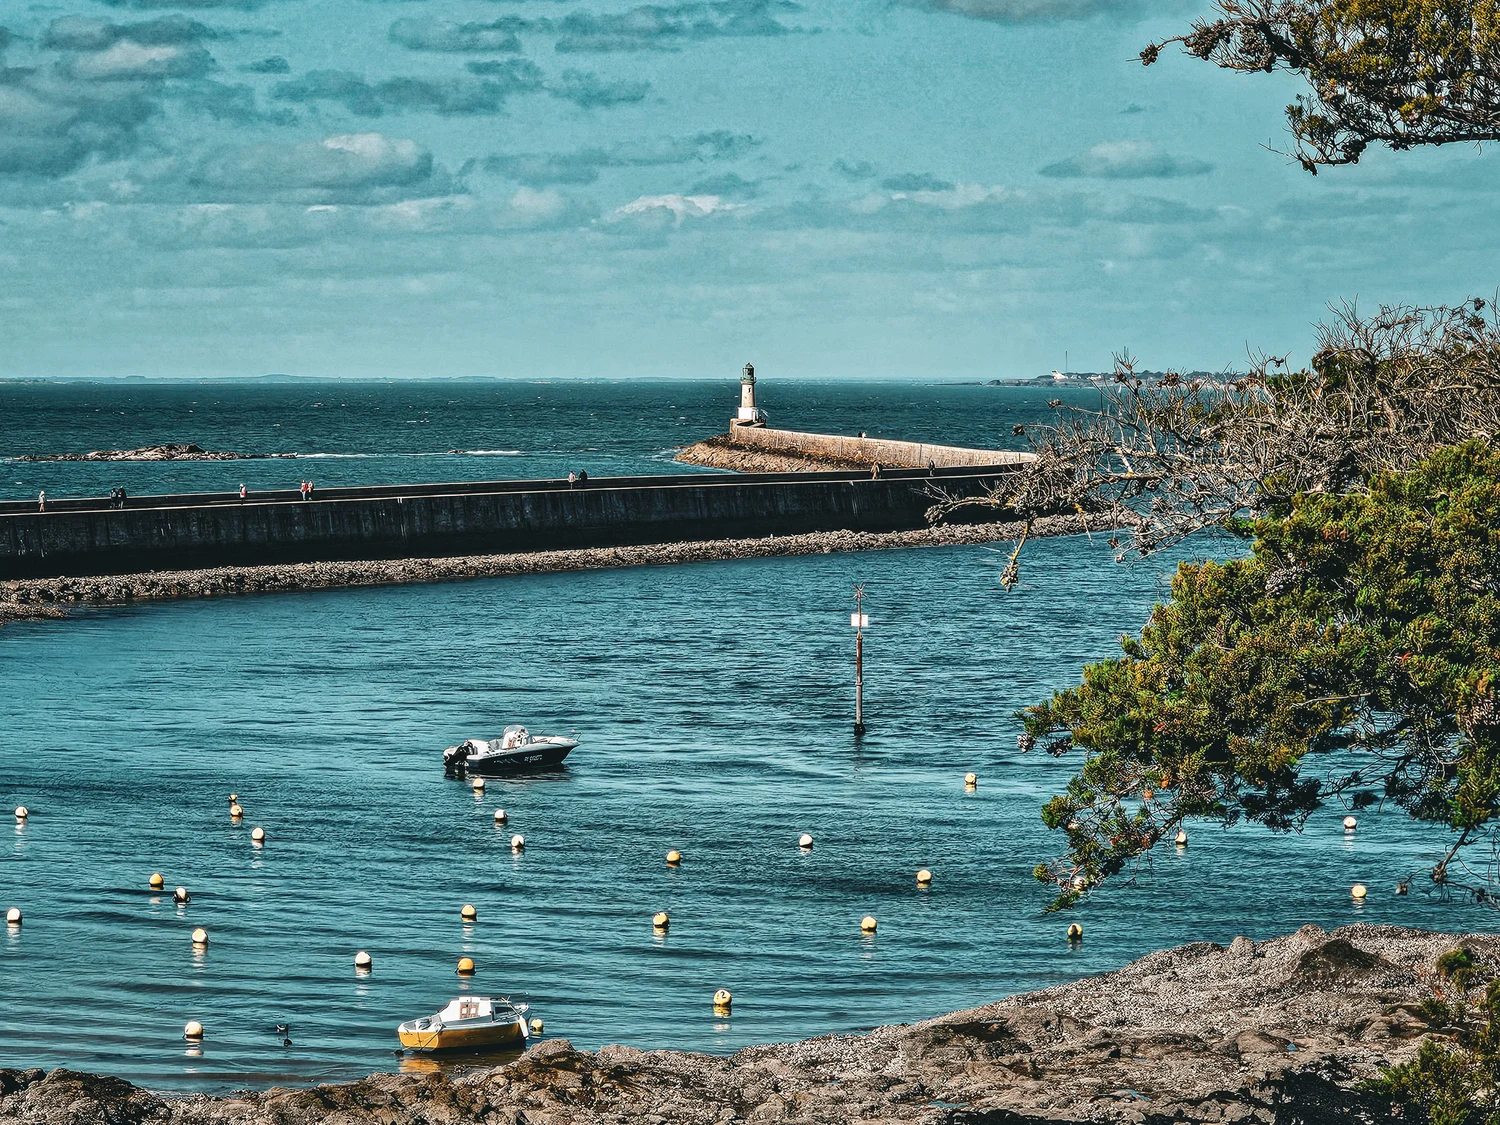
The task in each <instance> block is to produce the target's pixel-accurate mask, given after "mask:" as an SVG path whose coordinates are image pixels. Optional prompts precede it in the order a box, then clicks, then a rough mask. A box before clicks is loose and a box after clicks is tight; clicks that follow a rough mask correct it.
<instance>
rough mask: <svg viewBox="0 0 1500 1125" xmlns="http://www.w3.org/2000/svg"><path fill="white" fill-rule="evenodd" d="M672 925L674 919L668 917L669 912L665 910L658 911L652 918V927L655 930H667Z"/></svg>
mask: <svg viewBox="0 0 1500 1125" xmlns="http://www.w3.org/2000/svg"><path fill="white" fill-rule="evenodd" d="M671 924H672V919H671V918H669V917H667V912H666V911H665V910H658V911H657V912H656V913H655V914H653V915H652V916H651V925H652V927H653V928H655V929H658V930H665V929H666V928H667V927H668V926H670V925H671Z"/></svg>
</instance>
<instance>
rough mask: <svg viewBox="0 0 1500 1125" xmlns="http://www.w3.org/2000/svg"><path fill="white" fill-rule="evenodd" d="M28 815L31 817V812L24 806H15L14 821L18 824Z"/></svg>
mask: <svg viewBox="0 0 1500 1125" xmlns="http://www.w3.org/2000/svg"><path fill="white" fill-rule="evenodd" d="M30 815H31V810H30V809H28V808H27V807H26V806H25V805H17V806H16V820H17V821H18V822H19V821H24V820H25V819H26V818H27V817H28V816H30Z"/></svg>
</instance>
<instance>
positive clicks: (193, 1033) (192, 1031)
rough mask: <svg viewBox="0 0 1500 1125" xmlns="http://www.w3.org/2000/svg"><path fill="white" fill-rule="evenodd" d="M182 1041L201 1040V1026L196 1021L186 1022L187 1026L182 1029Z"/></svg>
mask: <svg viewBox="0 0 1500 1125" xmlns="http://www.w3.org/2000/svg"><path fill="white" fill-rule="evenodd" d="M182 1037H183V1038H184V1039H202V1038H203V1025H202V1024H201V1023H199V1022H198V1021H197V1020H188V1022H187V1026H186V1027H184V1028H183V1029H182Z"/></svg>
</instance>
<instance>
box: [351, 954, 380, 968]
mask: <svg viewBox="0 0 1500 1125" xmlns="http://www.w3.org/2000/svg"><path fill="white" fill-rule="evenodd" d="M374 963H375V961H374V958H372V957H371V956H370V955H369V954H368V953H366V952H365V951H364V950H363V949H361V950H360V951H359V952H358V953H356V954H355V955H354V967H355V968H356V969H365V970H368V969H369V968H370V966H371V965H373V964H374Z"/></svg>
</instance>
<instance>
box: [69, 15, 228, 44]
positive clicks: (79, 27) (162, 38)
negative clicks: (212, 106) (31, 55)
mask: <svg viewBox="0 0 1500 1125" xmlns="http://www.w3.org/2000/svg"><path fill="white" fill-rule="evenodd" d="M221 37H222V36H221V33H220V32H218V31H215V30H214V29H213V28H211V27H208V26H206V25H205V24H201V23H199V22H198V21H197V20H190V19H188V18H187V17H186V16H180V15H171V16H162V17H160V18H159V19H154V20H145V21H143V22H141V23H129V24H122V23H113V22H111V21H110V20H106V19H100V18H99V17H97V16H63V17H62V18H60V19H55V20H53V21H52V23H51V24H50V25H49V26H48V28H47V31H46V34H45V35H43V36H42V44H41V45H42V46H43V47H46V48H49V49H51V50H57V51H104V50H108V49H109V48H110V47H113V46H114V45H115V44H116V43H118V42H120V41H121V40H122V39H125V40H129V41H130V42H132V43H139V44H141V45H142V46H146V47H180V46H183V45H184V44H191V43H202V42H203V41H205V40H209V39H219V38H221Z"/></svg>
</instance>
